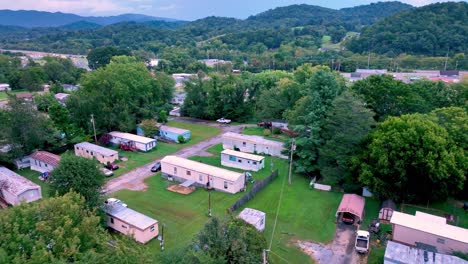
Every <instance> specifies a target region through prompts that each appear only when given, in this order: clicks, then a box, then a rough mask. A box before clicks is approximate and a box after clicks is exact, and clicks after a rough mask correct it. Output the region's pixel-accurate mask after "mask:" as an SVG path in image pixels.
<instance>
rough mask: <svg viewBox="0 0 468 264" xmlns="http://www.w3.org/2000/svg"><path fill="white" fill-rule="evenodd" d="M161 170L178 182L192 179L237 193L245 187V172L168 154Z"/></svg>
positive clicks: (162, 162)
mask: <svg viewBox="0 0 468 264" xmlns="http://www.w3.org/2000/svg"><path fill="white" fill-rule="evenodd" d="M161 172H162V176H163V177H164V178H168V179H172V180H176V181H178V182H185V181H192V182H193V183H194V184H196V185H198V186H203V187H205V186H206V187H211V188H213V189H215V190H218V191H223V192H228V193H237V192H239V191H241V190H242V189H244V187H245V176H244V174H243V173H240V172H234V171H229V170H225V169H222V168H218V167H214V166H211V165H207V164H204V163H200V162H196V161H193V160H188V159H184V158H180V157H177V156H166V157H164V158H163V159H162V160H161Z"/></svg>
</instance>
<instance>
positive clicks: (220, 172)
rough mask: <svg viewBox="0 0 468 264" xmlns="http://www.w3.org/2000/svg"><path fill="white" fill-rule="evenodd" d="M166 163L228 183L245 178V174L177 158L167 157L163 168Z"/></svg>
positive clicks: (162, 161) (162, 162)
mask: <svg viewBox="0 0 468 264" xmlns="http://www.w3.org/2000/svg"><path fill="white" fill-rule="evenodd" d="M164 163H167V164H171V165H174V166H177V167H181V168H185V169H189V170H192V171H197V172H201V173H203V174H207V175H210V176H213V177H217V178H221V179H224V180H227V181H231V182H235V181H237V180H238V179H239V178H241V177H244V174H243V173H240V172H235V171H230V170H226V169H222V168H218V167H215V166H211V165H208V164H204V163H201V162H197V161H193V160H189V159H185V158H181V157H177V156H166V157H164V158H163V159H162V160H161V166H164Z"/></svg>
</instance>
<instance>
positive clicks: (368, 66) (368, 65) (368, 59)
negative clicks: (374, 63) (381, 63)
mask: <svg viewBox="0 0 468 264" xmlns="http://www.w3.org/2000/svg"><path fill="white" fill-rule="evenodd" d="M369 68H370V50H369V54H368V55H367V69H369Z"/></svg>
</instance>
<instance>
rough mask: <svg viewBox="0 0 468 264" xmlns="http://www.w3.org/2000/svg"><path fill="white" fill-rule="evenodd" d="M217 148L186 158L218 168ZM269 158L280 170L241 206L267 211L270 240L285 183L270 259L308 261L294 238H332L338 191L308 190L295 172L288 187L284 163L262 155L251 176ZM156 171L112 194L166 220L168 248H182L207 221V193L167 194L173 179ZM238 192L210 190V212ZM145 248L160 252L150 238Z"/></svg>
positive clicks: (221, 209) (221, 210) (222, 208)
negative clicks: (139, 188)
mask: <svg viewBox="0 0 468 264" xmlns="http://www.w3.org/2000/svg"><path fill="white" fill-rule="evenodd" d="M221 150H222V146H221V145H216V146H214V147H212V148H211V149H209V152H210V153H212V154H214V156H212V157H192V158H191V159H193V160H196V161H202V162H204V163H207V164H212V165H216V166H220V167H221V165H220V155H219V153H220V151H221ZM271 161H273V169H278V170H279V177H278V178H277V179H275V180H274V181H273V182H272V183H270V185H268V186H267V187H266V188H265V189H264V190H262V191H261V192H260V193H258V194H257V196H256V197H255V198H254V199H253V200H251V201H250V202H248V203H247V204H246V207H252V208H255V209H259V210H262V211H265V212H266V213H267V220H266V230H265V236H266V239H267V242H268V243H270V240H271V236H272V233H273V232H272V231H273V224H274V219H275V214H276V209H277V206H278V200H279V197H280V193H281V189H282V188H283V186H284V192H283V198H282V201H281V206H280V210H279V215H278V224H277V226H276V231H275V234H274V237H273V240H272V241H273V244H272V248H271V254H270V258H271V260H272V262H273V263H311V262H312V260H311V259H310V257H308V256H307V255H305V254H303V253H302V252H301V251H300V249H299V248H298V247H296V246H295V245H294V240H296V239H303V240H313V241H317V242H323V243H327V242H329V241H331V240H332V239H333V236H334V233H335V223H334V219H335V210H336V208H337V206H338V204H339V202H340V200H341V197H342V194H341V193H328V192H320V191H315V190H310V189H309V185H308V183H309V182H308V180H307V179H306V178H304V177H301V176H297V175H294V176H293V183H292V185H291V186H289V185H288V184H287V182H286V181H285V180H286V177H287V172H288V162H287V161H286V160H283V159H279V158H272V157H267V158H266V162H265V165H266V166H265V168H264V169H263V170H262V171H260V172H257V173H253V177H254V179H256V180H259V179H263V178H264V177H266V176H268V175H269V174H270V166H271ZM229 169H230V170H236V169H233V168H229ZM159 175H160V174H157V176H156V177H150V178H148V179H147V180H146V184H147V185H148V189H147V190H146V191H144V192H135V191H129V190H122V191H119V192H116V193H115V194H114V196H115V197H117V198H119V199H121V200H123V201H124V202H125V203H127V204H128V206H129V207H130V208H133V209H135V210H137V211H139V212H141V213H144V214H147V215H149V216H151V217H153V218H155V219H157V220H158V221H159V223H160V224H165V225H166V228H165V230H164V236H165V242H166V248H167V249H171V248H175V247H181V246H185V245H187V244H188V243H190V241H191V240H192V238H193V237H194V235H195V234H196V233H197V232H198V231H199V230H200V229H201V228H202V227H203V225H204V224H205V223H206V222H207V221H208V219H209V218H208V216H207V211H208V193H207V191H205V190H203V189H198V190H196V191H195V192H193V193H192V194H190V195H187V196H185V195H181V194H177V193H172V192H169V191H167V190H166V188H167V187H168V186H170V185H172V184H174V183H172V182H168V181H166V180H163V179H162V178H161V177H159ZM249 187H251V184H249ZM243 194H244V193H238V194H235V195H232V194H227V193H221V192H216V191H214V192H212V196H211V199H212V214H213V215H214V216H218V217H225V216H226V215H227V213H226V212H227V211H226V209H227V208H228V207H229V206H230V205H231V204H233V203H234V202H235V201H236V200H237V199H238V198H240V197H241V196H242V195H243ZM299 205H300V206H299ZM236 213H238V212H236ZM145 247H147V248H148V250H150V251H151V252H154V253H155V254H157V253H158V252H159V242H158V241H157V240H153V241H151V242H150V243H148V244H147V245H145ZM285 260H287V261H285Z"/></svg>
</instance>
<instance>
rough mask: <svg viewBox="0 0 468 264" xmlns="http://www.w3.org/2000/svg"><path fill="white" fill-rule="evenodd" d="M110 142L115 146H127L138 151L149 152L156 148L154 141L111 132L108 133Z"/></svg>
mask: <svg viewBox="0 0 468 264" xmlns="http://www.w3.org/2000/svg"><path fill="white" fill-rule="evenodd" d="M109 135H110V136H111V138H110V142H111V143H113V144H116V145H120V144H129V145H131V146H133V147H135V148H136V149H138V150H140V151H144V152H146V151H149V150H151V149H153V148H154V147H156V139H154V138H148V137H142V136H138V135H134V134H130V133H124V132H118V131H113V132H110V133H109Z"/></svg>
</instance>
